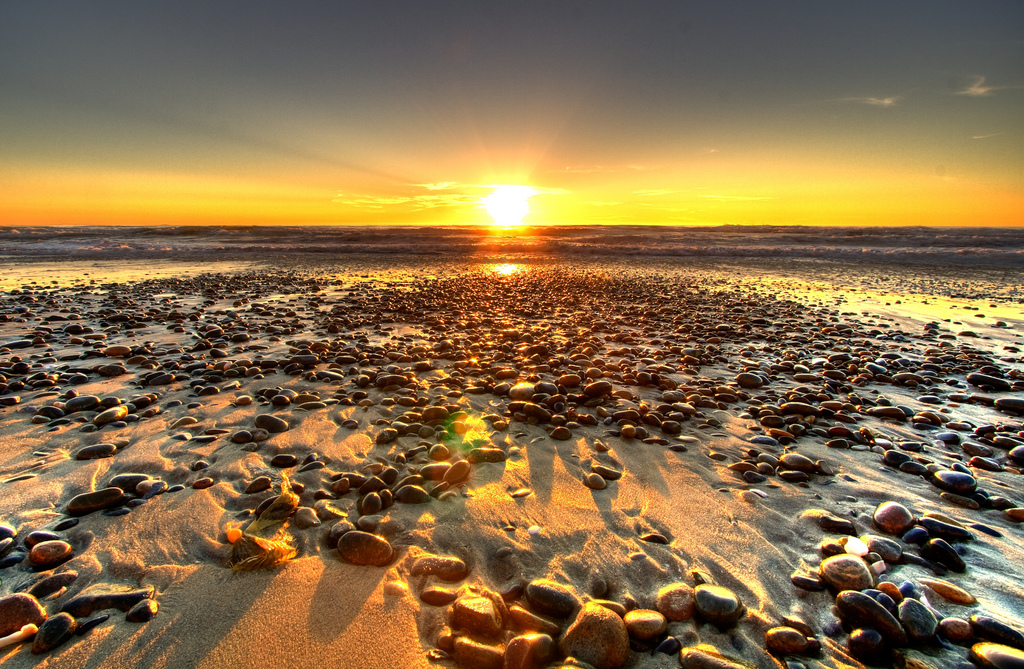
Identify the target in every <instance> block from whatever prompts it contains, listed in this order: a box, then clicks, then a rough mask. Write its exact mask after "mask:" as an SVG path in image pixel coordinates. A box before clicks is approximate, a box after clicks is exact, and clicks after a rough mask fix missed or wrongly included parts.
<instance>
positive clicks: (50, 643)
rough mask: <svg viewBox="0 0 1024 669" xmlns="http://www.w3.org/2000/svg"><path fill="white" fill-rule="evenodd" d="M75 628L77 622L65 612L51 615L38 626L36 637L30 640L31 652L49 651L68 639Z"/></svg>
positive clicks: (36, 653) (37, 653) (38, 653)
mask: <svg viewBox="0 0 1024 669" xmlns="http://www.w3.org/2000/svg"><path fill="white" fill-rule="evenodd" d="M77 628H78V623H77V622H75V619H74V618H72V617H71V616H70V615H68V614H67V613H58V614H57V615H55V616H52V617H51V618H49V619H47V620H46V621H45V622H44V623H43V624H42V625H40V626H39V631H38V632H36V638H35V639H33V641H32V653H33V654H35V655H40V654H42V653H48V652H50V651H51V650H53V649H54V648H56V647H57V646H59V645H61V644H62V643H64V642H65V641H67V640H68V639H70V638H71V637H72V636H73V635H74V633H75V630H76V629H77Z"/></svg>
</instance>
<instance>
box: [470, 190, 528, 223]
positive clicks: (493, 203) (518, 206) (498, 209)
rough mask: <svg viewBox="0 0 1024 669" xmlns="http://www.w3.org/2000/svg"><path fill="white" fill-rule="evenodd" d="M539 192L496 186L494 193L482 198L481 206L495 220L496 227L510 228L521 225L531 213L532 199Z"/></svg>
mask: <svg viewBox="0 0 1024 669" xmlns="http://www.w3.org/2000/svg"><path fill="white" fill-rule="evenodd" d="M536 194H537V191H535V190H534V189H532V188H530V187H529V186H494V191H493V192H492V193H491V194H490V195H488V196H486V197H483V198H480V206H482V207H483V208H484V209H486V210H487V213H488V214H490V215H491V218H493V219H494V225H496V226H499V227H503V228H509V227H513V226H516V225H521V224H522V222H523V217H524V216H526V215H527V214H529V213H530V198H531V197H533V196H534V195H536Z"/></svg>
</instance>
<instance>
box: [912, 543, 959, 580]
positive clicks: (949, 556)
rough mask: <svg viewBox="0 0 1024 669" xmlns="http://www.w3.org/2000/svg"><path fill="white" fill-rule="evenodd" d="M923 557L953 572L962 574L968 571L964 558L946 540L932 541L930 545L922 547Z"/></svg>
mask: <svg viewBox="0 0 1024 669" xmlns="http://www.w3.org/2000/svg"><path fill="white" fill-rule="evenodd" d="M921 557H923V558H924V559H926V560H929V561H931V562H935V563H937V564H940V565H942V566H943V567H946V568H947V569H949V570H951V571H955V572H959V573H962V572H964V571H966V570H967V564H966V563H965V562H964V560H963V558H961V557H960V555H959V554H958V553H957V552H956V550H955V549H954V548H953V547H952V546H950V545H949V543H948V542H947V541H946V540H945V539H930V540H929V541H928V543H926V544H924V545H923V546H921Z"/></svg>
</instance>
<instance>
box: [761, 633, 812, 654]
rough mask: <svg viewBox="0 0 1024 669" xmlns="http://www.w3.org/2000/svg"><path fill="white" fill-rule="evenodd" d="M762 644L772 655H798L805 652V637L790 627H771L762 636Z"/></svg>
mask: <svg viewBox="0 0 1024 669" xmlns="http://www.w3.org/2000/svg"><path fill="white" fill-rule="evenodd" d="M764 644H765V647H766V648H767V649H768V652H769V653H772V654H774V655H800V654H802V653H804V652H806V651H807V649H808V648H809V647H810V643H809V642H808V641H807V637H806V636H804V635H803V633H801V632H800V631H798V630H795V629H793V628H792V627H773V628H771V629H770V630H768V631H767V632H766V633H765V635H764Z"/></svg>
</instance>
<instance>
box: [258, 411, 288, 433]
mask: <svg viewBox="0 0 1024 669" xmlns="http://www.w3.org/2000/svg"><path fill="white" fill-rule="evenodd" d="M253 424H254V425H255V426H256V427H258V428H261V429H264V430H266V431H267V432H270V433H271V434H278V433H281V432H286V431H287V430H288V423H286V422H285V421H284V420H283V419H281V418H278V417H277V416H274V415H272V414H269V413H263V414H260V415H258V416H256V420H255V421H254V423H253Z"/></svg>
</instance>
